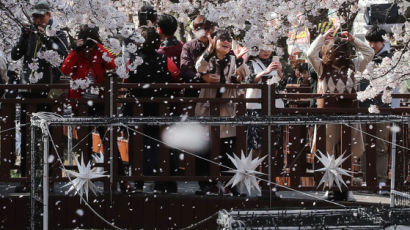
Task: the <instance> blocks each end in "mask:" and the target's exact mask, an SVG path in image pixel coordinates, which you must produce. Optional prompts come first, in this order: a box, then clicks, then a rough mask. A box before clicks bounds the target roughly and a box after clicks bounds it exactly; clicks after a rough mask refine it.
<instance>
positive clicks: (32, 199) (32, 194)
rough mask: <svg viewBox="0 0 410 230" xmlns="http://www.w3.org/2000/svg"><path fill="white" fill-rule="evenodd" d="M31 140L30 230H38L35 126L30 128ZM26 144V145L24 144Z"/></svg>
mask: <svg viewBox="0 0 410 230" xmlns="http://www.w3.org/2000/svg"><path fill="white" fill-rule="evenodd" d="M30 132H31V135H30V137H31V140H30V159H31V161H30V229H31V230H36V222H37V220H36V211H37V210H36V199H35V197H36V196H35V189H36V161H35V155H36V151H35V149H34V148H35V146H36V141H35V137H36V130H35V126H33V125H32V126H31V127H30ZM23 144H24V143H23Z"/></svg>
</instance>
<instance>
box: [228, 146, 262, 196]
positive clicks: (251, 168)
mask: <svg viewBox="0 0 410 230" xmlns="http://www.w3.org/2000/svg"><path fill="white" fill-rule="evenodd" d="M233 156H234V157H231V156H230V155H228V157H229V159H230V160H231V161H232V163H233V164H234V165H235V167H236V170H229V171H227V172H230V173H235V175H234V176H233V177H232V179H231V180H229V182H228V183H227V184H226V186H229V185H232V186H231V187H234V186H235V185H237V184H239V186H240V191H243V190H244V187H246V189H247V190H248V192H249V194H250V193H251V189H252V188H255V189H256V190H258V191H259V192H260V191H261V189H260V187H259V184H258V182H257V181H256V177H255V174H259V175H263V173H260V172H258V171H255V169H256V168H257V167H258V166H259V165H260V164H261V163H262V161H263V160H264V159H265V158H266V156H264V157H262V158H259V157H256V158H255V159H252V151H251V152H250V153H249V155H248V156H247V157H245V155H244V154H243V151H242V154H241V158H238V157H237V156H236V155H233Z"/></svg>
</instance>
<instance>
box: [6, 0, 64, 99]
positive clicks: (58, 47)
mask: <svg viewBox="0 0 410 230" xmlns="http://www.w3.org/2000/svg"><path fill="white" fill-rule="evenodd" d="M31 15H32V17H33V18H32V22H33V24H31V25H27V26H25V27H23V28H22V30H21V35H20V39H19V41H18V42H17V44H16V45H15V46H14V47H13V49H12V51H11V58H12V59H13V60H19V59H21V58H22V57H23V58H24V61H23V63H24V65H23V73H22V77H21V83H22V84H30V83H47V84H49V83H57V82H59V80H60V76H61V73H60V71H59V66H53V65H52V64H50V63H49V62H48V61H47V60H45V59H41V58H38V54H39V53H40V52H44V51H49V50H52V51H56V52H57V53H58V54H59V56H60V57H61V58H62V59H64V58H65V57H66V56H67V53H68V49H67V47H68V42H67V38H66V35H65V33H64V32H63V31H62V30H58V29H56V23H55V22H54V20H53V18H52V17H51V8H50V5H49V3H48V2H46V1H40V2H38V3H37V4H35V5H34V7H33V9H32V14H31ZM50 28H51V30H56V31H55V34H53V33H51V34H47V33H46V30H49V29H50ZM30 66H38V69H37V70H34V68H30ZM34 75H36V76H37V77H35V78H33V76H34ZM41 75H42V76H41ZM33 79H34V80H33ZM33 93H34V92H33V91H32V92H31V94H33ZM32 96H33V95H31V97H32ZM34 96H38V97H47V93H44V92H37V93H36V95H34Z"/></svg>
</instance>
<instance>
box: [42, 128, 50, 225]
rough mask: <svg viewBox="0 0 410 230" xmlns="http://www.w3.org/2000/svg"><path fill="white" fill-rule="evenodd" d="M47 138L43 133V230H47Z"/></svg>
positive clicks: (46, 134)
mask: <svg viewBox="0 0 410 230" xmlns="http://www.w3.org/2000/svg"><path fill="white" fill-rule="evenodd" d="M48 142H49V136H48V133H45V132H44V131H43V144H44V155H43V230H48V191H49V189H48V154H49V148H48V145H49V143H48Z"/></svg>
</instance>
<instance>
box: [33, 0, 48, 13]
mask: <svg viewBox="0 0 410 230" xmlns="http://www.w3.org/2000/svg"><path fill="white" fill-rule="evenodd" d="M50 10H51V8H50V4H49V3H48V2H47V1H39V2H37V3H36V4H35V5H34V6H33V9H32V13H31V15H33V14H40V15H45V14H46V13H48V12H50Z"/></svg>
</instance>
